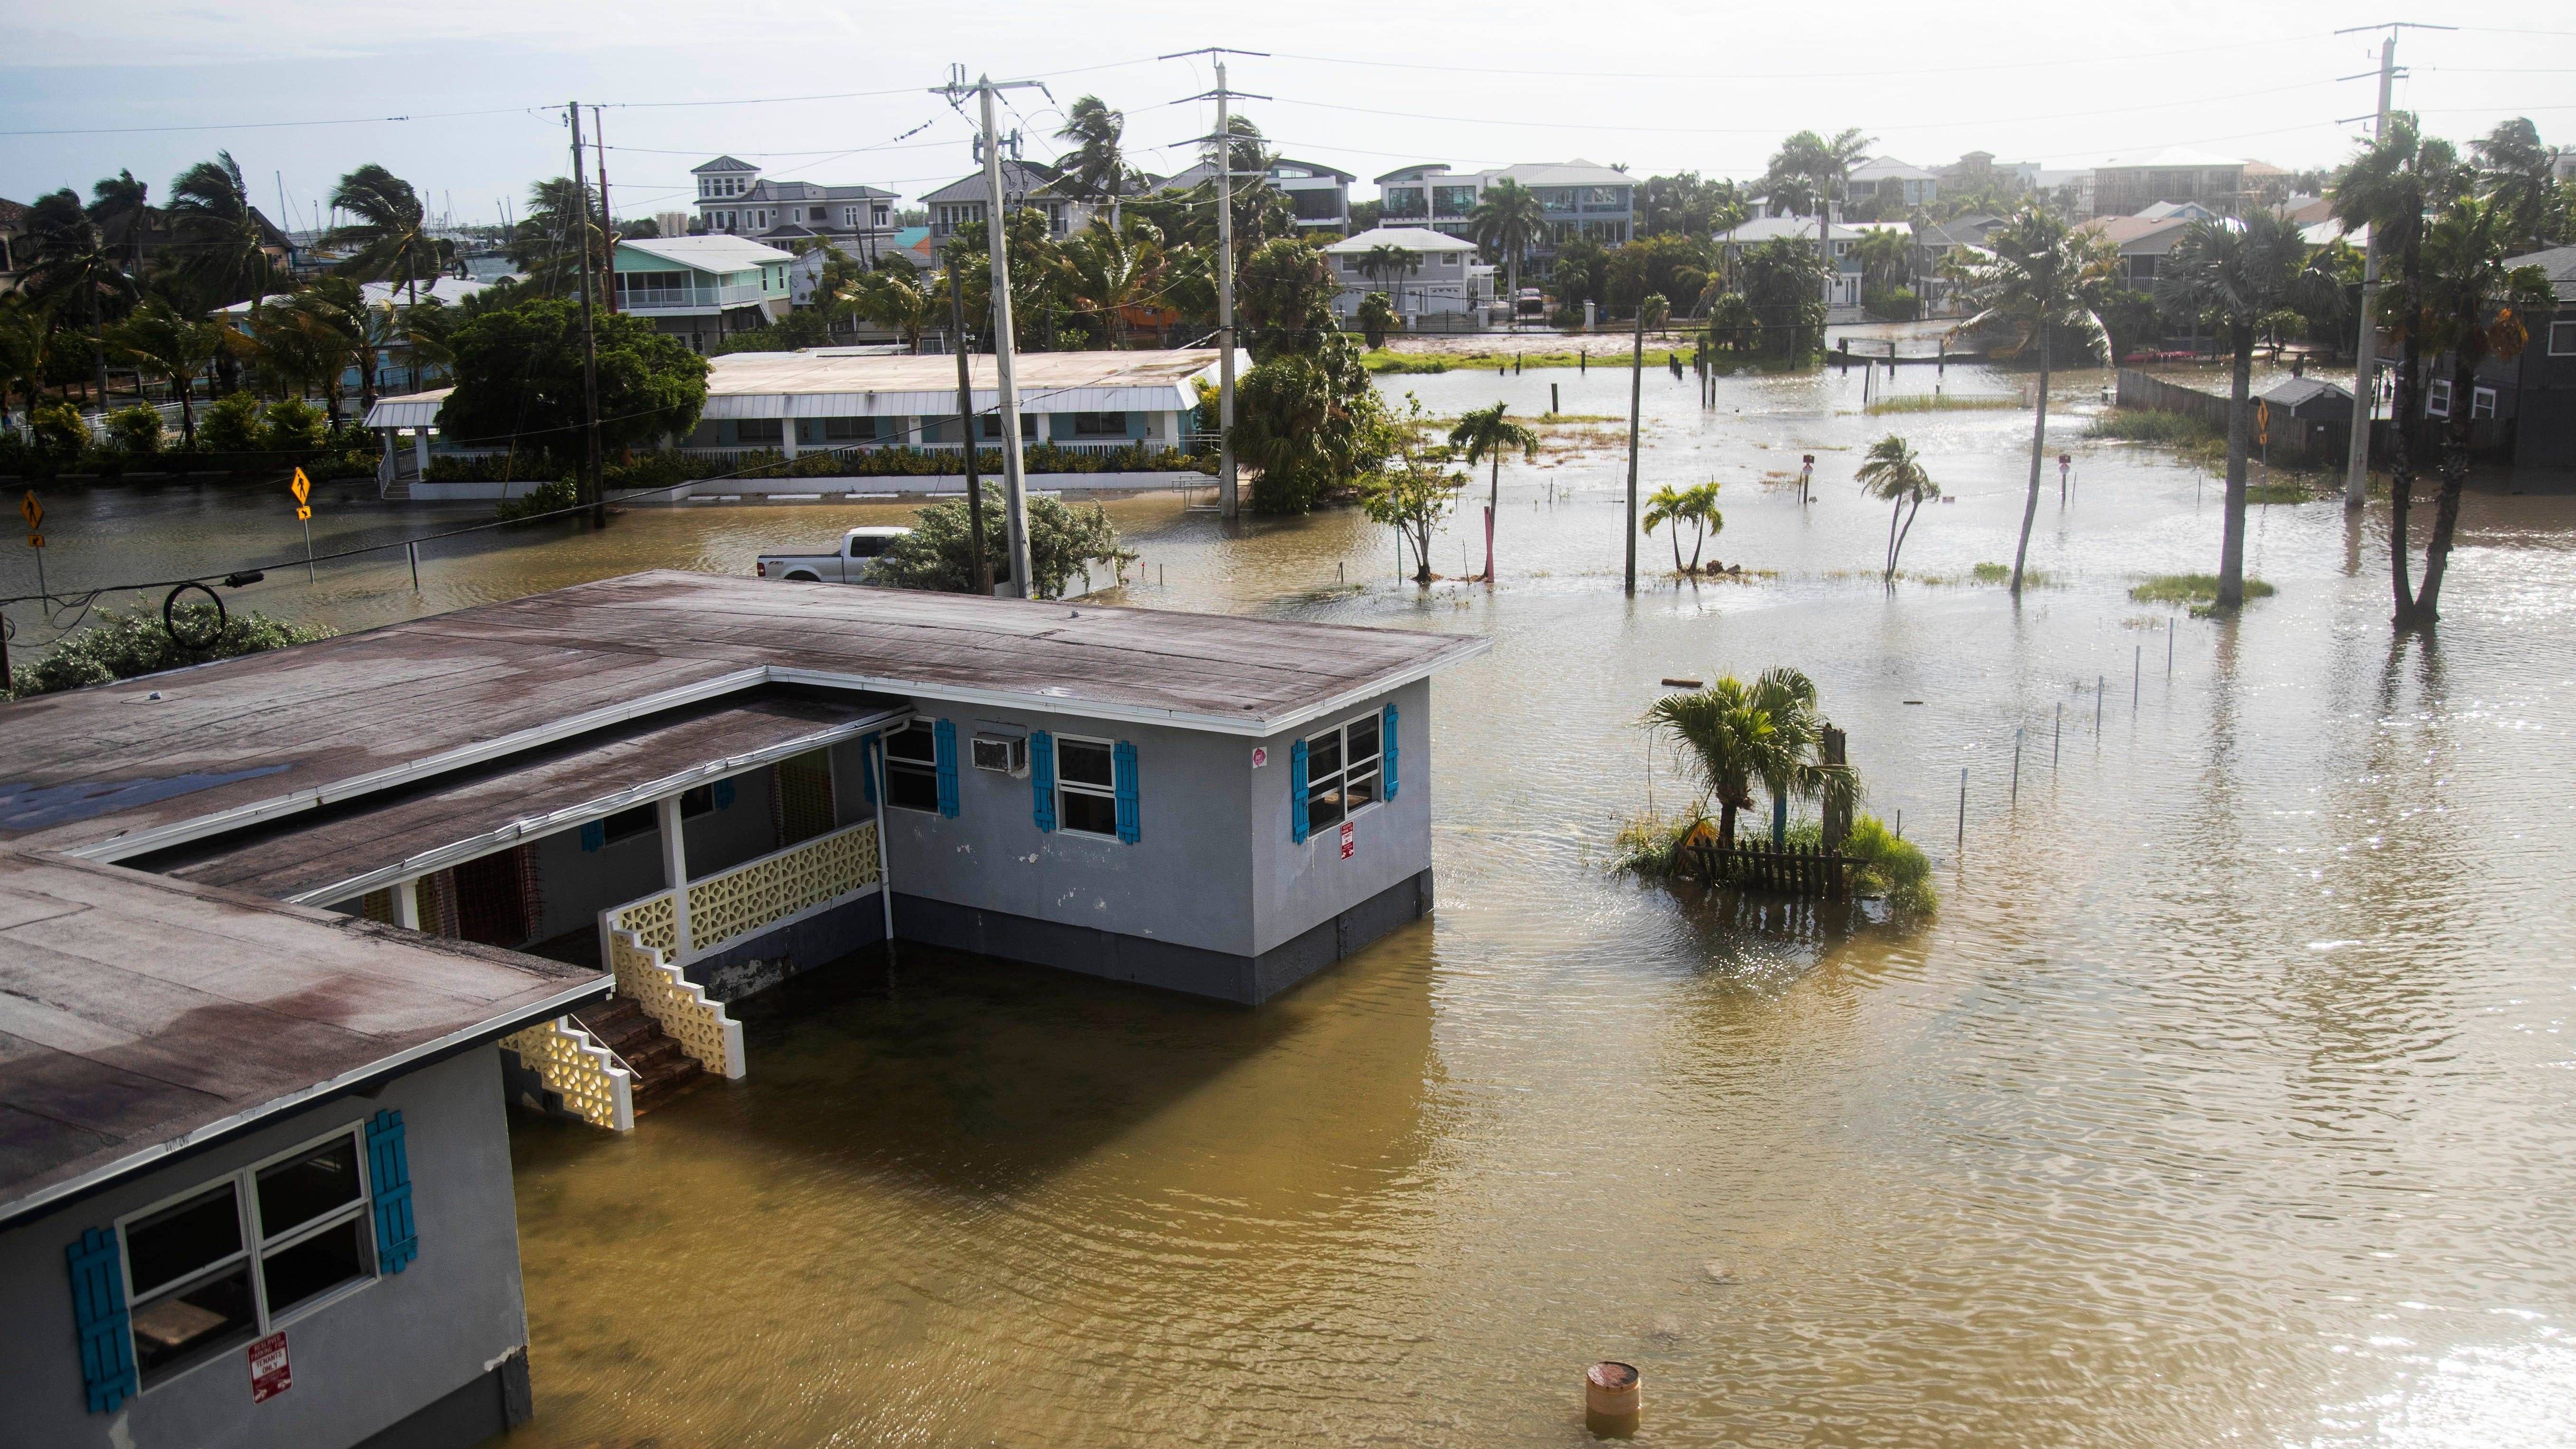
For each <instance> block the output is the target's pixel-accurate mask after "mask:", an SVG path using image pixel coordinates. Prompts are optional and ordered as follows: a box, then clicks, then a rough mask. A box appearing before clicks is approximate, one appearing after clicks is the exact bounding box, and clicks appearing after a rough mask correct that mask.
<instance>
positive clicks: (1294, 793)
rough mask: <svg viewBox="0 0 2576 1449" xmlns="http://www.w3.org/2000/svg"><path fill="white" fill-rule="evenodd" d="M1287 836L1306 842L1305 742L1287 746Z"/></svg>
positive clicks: (1299, 841) (1301, 842) (1302, 842)
mask: <svg viewBox="0 0 2576 1449" xmlns="http://www.w3.org/2000/svg"><path fill="white" fill-rule="evenodd" d="M1288 838H1289V839H1291V840H1293V841H1296V842H1297V843H1298V844H1299V845H1303V844H1305V843H1306V742H1305V741H1304V740H1299V741H1298V742H1297V743H1295V744H1293V745H1290V746H1289V747H1288Z"/></svg>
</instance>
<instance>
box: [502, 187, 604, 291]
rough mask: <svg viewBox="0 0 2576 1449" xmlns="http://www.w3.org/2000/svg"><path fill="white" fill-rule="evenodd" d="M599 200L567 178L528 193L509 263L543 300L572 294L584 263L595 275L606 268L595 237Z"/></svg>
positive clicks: (599, 241)
mask: <svg viewBox="0 0 2576 1449" xmlns="http://www.w3.org/2000/svg"><path fill="white" fill-rule="evenodd" d="M598 210H599V194H598V193H597V192H596V191H593V190H592V189H591V188H590V186H589V185H588V184H587V183H585V184H582V185H579V186H576V185H574V184H573V179H572V178H571V177H569V176H558V177H555V178H554V179H553V180H550V181H540V182H538V183H537V184H536V185H534V186H531V187H529V188H528V214H527V216H526V217H525V218H523V219H522V220H521V221H520V222H519V224H518V226H517V228H516V229H514V230H513V231H512V233H511V236H510V262H511V265H513V266H515V267H517V268H518V269H519V270H520V271H522V272H524V273H526V274H527V278H528V280H529V281H530V282H531V283H533V284H535V285H536V286H538V287H539V288H541V289H542V295H544V296H549V297H560V296H565V295H568V294H570V293H571V292H572V291H573V290H574V288H575V286H576V285H577V284H578V281H579V278H580V275H581V274H580V272H579V270H578V268H579V267H580V266H581V265H582V262H583V258H584V257H585V256H587V258H588V261H589V265H590V267H591V268H592V270H594V271H599V270H604V269H605V268H606V266H607V260H608V248H607V245H606V240H605V238H603V237H601V235H600V234H599V222H598V219H597V212H598Z"/></svg>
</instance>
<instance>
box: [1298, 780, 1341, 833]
mask: <svg viewBox="0 0 2576 1449" xmlns="http://www.w3.org/2000/svg"><path fill="white" fill-rule="evenodd" d="M1342 813H1343V812H1342V782H1341V781H1340V780H1338V779H1334V780H1328V781H1326V782H1324V783H1323V784H1320V785H1317V786H1315V787H1314V788H1312V789H1310V790H1308V791H1307V792H1306V828H1307V829H1308V830H1321V829H1323V828H1324V827H1325V826H1327V825H1332V824H1335V823H1337V822H1339V821H1340V820H1341V818H1342Z"/></svg>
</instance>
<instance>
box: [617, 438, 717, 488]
mask: <svg viewBox="0 0 2576 1449" xmlns="http://www.w3.org/2000/svg"><path fill="white" fill-rule="evenodd" d="M723 471H724V470H723V469H722V468H719V467H717V466H716V463H715V460H714V459H712V458H700V457H697V456H695V455H693V454H689V453H683V452H681V451H679V450H678V449H676V448H665V449H662V450H660V451H657V452H651V453H638V454H636V455H635V456H634V457H632V458H630V459H628V460H627V461H625V462H623V463H611V464H609V465H607V466H606V467H604V468H602V469H600V470H599V475H600V479H601V486H602V487H605V488H616V489H625V488H669V487H672V486H674V485H676V484H681V483H686V482H689V481H690V480H692V479H696V478H708V477H713V476H714V475H715V474H717V473H721V472H723Z"/></svg>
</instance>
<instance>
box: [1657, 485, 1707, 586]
mask: <svg viewBox="0 0 2576 1449" xmlns="http://www.w3.org/2000/svg"><path fill="white" fill-rule="evenodd" d="M1665 523H1669V524H1671V525H1673V528H1672V534H1671V537H1672V544H1673V572H1674V573H1677V574H1691V575H1696V574H1698V573H1699V553H1700V548H1701V546H1702V545H1704V544H1705V543H1706V542H1707V541H1708V536H1709V535H1710V534H1712V533H1719V532H1723V531H1724V530H1725V528H1726V515H1725V514H1723V513H1720V512H1718V510H1717V484H1716V483H1714V482H1709V483H1697V484H1693V485H1692V486H1690V487H1688V488H1675V487H1673V486H1672V485H1671V484H1669V483H1668V484H1665V485H1664V486H1663V487H1661V488H1658V489H1656V490H1655V491H1654V492H1653V493H1652V494H1650V495H1648V496H1647V499H1646V517H1645V524H1646V532H1648V533H1649V534H1651V533H1653V532H1654V531H1655V528H1656V526H1657V525H1659V524H1665ZM1685 523H1687V524H1689V525H1690V526H1691V556H1690V563H1689V564H1688V565H1684V564H1683V563H1682V529H1681V526H1682V525H1683V524H1685Z"/></svg>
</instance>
